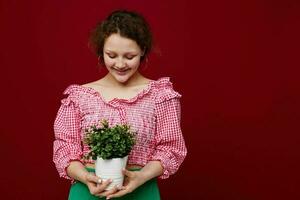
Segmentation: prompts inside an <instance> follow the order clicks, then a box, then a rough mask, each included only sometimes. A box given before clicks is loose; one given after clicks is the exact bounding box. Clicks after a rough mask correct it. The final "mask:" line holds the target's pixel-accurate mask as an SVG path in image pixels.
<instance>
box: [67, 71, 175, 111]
mask: <svg viewBox="0 0 300 200" xmlns="http://www.w3.org/2000/svg"><path fill="white" fill-rule="evenodd" d="M169 80H170V78H169V77H163V78H160V79H158V80H149V83H148V84H147V86H146V87H145V88H144V89H142V90H141V91H140V92H138V93H137V94H136V95H135V96H133V97H131V98H128V99H125V98H117V97H115V98H113V99H111V100H109V101H107V100H106V99H105V98H104V97H103V96H102V94H101V92H100V91H97V90H96V89H94V88H91V87H86V86H82V85H79V84H72V85H70V86H69V87H68V88H67V89H66V91H65V92H64V93H65V94H69V90H70V89H72V88H75V89H76V90H79V91H84V92H88V93H90V94H93V95H95V96H97V97H99V98H100V99H101V101H103V102H104V103H106V104H109V105H114V104H117V103H120V102H122V103H129V104H131V103H134V102H136V101H137V100H138V99H140V98H142V97H144V96H145V95H146V94H148V93H149V92H150V91H151V90H152V88H153V87H154V86H160V85H162V84H166V83H169V84H170V81H169Z"/></svg>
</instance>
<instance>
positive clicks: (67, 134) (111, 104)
mask: <svg viewBox="0 0 300 200" xmlns="http://www.w3.org/2000/svg"><path fill="white" fill-rule="evenodd" d="M64 94H66V95H67V97H66V98H64V99H63V100H62V103H61V107H60V108H59V110H58V113H57V116H56V119H55V122H54V133H55V141H54V147H53V149H54V153H53V161H54V163H55V165H56V168H57V170H58V173H59V174H60V176H61V177H64V178H67V179H71V178H70V177H69V176H68V175H67V173H66V168H67V167H68V166H69V164H70V161H73V160H77V161H80V162H82V163H83V164H85V163H94V160H85V159H83V156H84V155H86V154H87V153H88V152H89V147H88V146H87V145H86V144H84V143H83V138H84V135H85V129H86V128H88V127H90V126H91V125H95V124H98V123H99V121H101V120H103V119H106V120H108V122H109V124H110V125H112V126H113V125H116V124H120V123H127V124H129V125H130V126H131V128H132V130H133V131H135V132H137V142H136V145H135V146H134V148H133V150H132V151H131V153H130V155H129V158H128V164H134V165H140V166H145V165H146V164H147V162H149V161H151V160H158V161H160V162H161V164H162V166H163V169H164V170H163V174H162V175H161V176H160V177H159V178H162V179H164V178H168V177H169V176H170V175H171V174H174V173H175V172H176V171H177V170H178V168H179V166H180V164H181V163H182V162H183V160H184V158H185V156H186V153H187V150H186V146H185V142H184V139H183V136H182V132H181V127H180V116H181V114H180V112H181V110H180V97H181V95H180V94H179V93H177V92H176V91H174V90H173V86H172V83H171V82H170V80H169V78H167V77H164V78H160V79H158V80H153V81H150V83H149V84H148V86H147V88H145V89H144V90H143V91H141V92H140V93H138V94H137V95H136V96H135V97H133V98H131V99H117V98H115V99H112V100H111V101H106V100H105V99H104V98H103V97H102V96H101V94H100V93H99V92H98V91H96V90H94V89H92V88H88V87H83V86H80V85H71V86H69V87H68V88H67V89H66V90H65V92H64Z"/></svg>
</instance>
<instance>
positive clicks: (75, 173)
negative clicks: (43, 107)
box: [53, 98, 110, 195]
mask: <svg viewBox="0 0 300 200" xmlns="http://www.w3.org/2000/svg"><path fill="white" fill-rule="evenodd" d="M54 132H55V141H54V148H53V149H54V153H53V161H54V163H55V165H56V168H57V170H58V172H59V175H60V176H61V177H64V178H66V179H70V180H72V182H74V181H75V180H78V181H81V182H83V183H85V184H86V185H87V186H88V188H89V190H90V193H91V194H94V195H99V194H100V193H101V192H103V190H104V189H105V188H106V187H107V186H108V184H109V183H110V182H109V181H106V182H104V183H101V184H98V183H99V180H100V179H99V177H97V176H96V175H95V174H93V173H89V172H88V171H87V170H86V169H85V167H84V165H83V164H82V163H81V158H82V146H81V137H80V114H79V109H78V108H77V107H76V106H75V103H74V102H73V101H71V100H70V99H68V98H67V99H64V100H63V101H62V105H61V107H60V109H59V111H58V113H57V117H56V119H55V122H54Z"/></svg>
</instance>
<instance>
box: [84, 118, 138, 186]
mask: <svg viewBox="0 0 300 200" xmlns="http://www.w3.org/2000/svg"><path fill="white" fill-rule="evenodd" d="M85 133H86V134H85V140H84V141H85V143H86V144H87V145H88V146H89V147H90V152H89V154H88V157H92V158H93V159H94V160H96V163H95V172H96V175H97V176H99V177H100V178H101V179H102V180H107V179H111V180H112V183H111V184H110V185H109V186H108V187H107V188H106V189H107V190H109V189H112V188H113V187H114V186H118V187H119V186H122V185H123V180H124V175H123V174H122V169H123V168H125V167H126V163H127V159H128V154H129V153H130V151H131V149H132V147H133V145H134V144H135V133H134V132H132V131H131V129H130V126H129V125H127V124H120V125H119V124H117V125H115V126H113V127H110V126H109V124H108V121H107V120H103V121H101V122H100V124H99V125H98V126H97V125H93V126H91V127H90V128H89V129H87V130H86V132H85Z"/></svg>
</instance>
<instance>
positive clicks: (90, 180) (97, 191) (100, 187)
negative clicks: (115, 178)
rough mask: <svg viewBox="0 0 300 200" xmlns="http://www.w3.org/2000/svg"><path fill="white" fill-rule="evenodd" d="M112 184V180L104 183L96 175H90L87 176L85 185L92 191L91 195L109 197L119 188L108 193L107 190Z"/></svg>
mask: <svg viewBox="0 0 300 200" xmlns="http://www.w3.org/2000/svg"><path fill="white" fill-rule="evenodd" d="M110 183H111V180H110V179H109V180H106V181H102V179H101V178H99V177H97V176H96V175H95V174H94V173H88V174H87V175H86V181H85V184H86V185H87V187H88V188H89V190H90V193H91V194H92V195H95V196H99V197H103V196H108V195H110V194H112V193H115V192H116V191H117V188H113V189H111V190H108V191H106V190H105V189H106V188H107V186H108V185H109V184H110Z"/></svg>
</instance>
